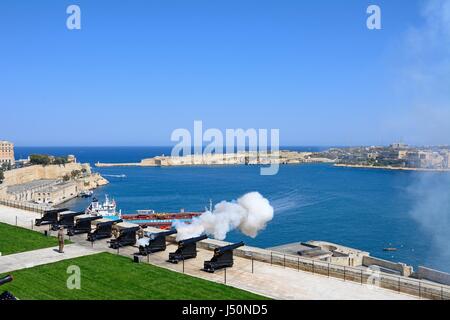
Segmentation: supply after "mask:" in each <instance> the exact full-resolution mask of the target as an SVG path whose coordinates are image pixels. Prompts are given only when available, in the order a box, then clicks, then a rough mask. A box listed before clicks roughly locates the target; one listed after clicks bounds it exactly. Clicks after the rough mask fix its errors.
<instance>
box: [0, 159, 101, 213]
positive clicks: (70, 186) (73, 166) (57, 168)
mask: <svg viewBox="0 0 450 320" xmlns="http://www.w3.org/2000/svg"><path fill="white" fill-rule="evenodd" d="M73 171H80V172H82V171H85V172H84V173H82V175H81V176H80V177H77V178H72V179H71V183H67V184H60V185H55V190H53V191H52V194H53V196H54V198H55V199H54V201H53V202H54V204H58V203H62V202H64V201H67V200H70V199H71V198H74V197H76V196H78V192H79V191H82V190H88V189H89V190H90V189H95V188H97V187H99V186H103V185H106V184H108V183H109V182H108V180H106V179H104V178H103V177H102V176H101V175H100V174H98V173H92V172H91V167H90V165H89V164H80V163H67V164H64V165H47V166H42V165H33V166H29V167H24V168H19V169H13V170H9V171H6V172H5V173H4V175H5V179H4V181H3V183H2V184H1V185H0V199H2V200H7V201H13V202H17V203H20V202H24V201H23V200H24V199H26V201H25V202H28V201H31V200H36V199H35V198H36V197H35V195H34V194H35V193H36V192H39V190H32V189H29V190H28V189H27V187H24V190H23V191H21V192H20V193H15V194H13V193H10V192H8V187H11V186H15V185H24V184H27V183H30V182H33V181H36V180H49V181H51V180H62V179H63V177H64V176H67V175H68V176H70V175H71V173H72V172H73ZM30 188H31V187H30ZM60 189H61V190H60ZM63 189H64V190H63ZM73 190H75V191H73ZM59 191H61V192H62V193H61V192H59ZM65 191H68V192H65ZM24 194H26V197H25V196H24ZM17 205H20V204H15V206H17Z"/></svg>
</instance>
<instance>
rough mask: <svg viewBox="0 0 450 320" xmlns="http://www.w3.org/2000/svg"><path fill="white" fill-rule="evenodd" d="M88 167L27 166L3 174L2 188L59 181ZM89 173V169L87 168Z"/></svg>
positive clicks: (75, 164) (76, 165) (74, 164)
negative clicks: (34, 182) (51, 180)
mask: <svg viewBox="0 0 450 320" xmlns="http://www.w3.org/2000/svg"><path fill="white" fill-rule="evenodd" d="M87 167H89V165H87V166H86V165H82V164H80V163H68V164H65V165H48V166H39V165H35V166H29V167H25V168H19V169H14V170H10V171H6V172H5V173H4V175H5V180H4V181H3V184H2V185H3V186H9V185H15V184H22V183H27V182H31V181H34V180H39V179H59V178H62V177H63V176H65V175H66V174H69V175H70V173H71V172H72V171H73V170H80V171H81V169H83V168H86V169H87ZM89 171H90V168H89Z"/></svg>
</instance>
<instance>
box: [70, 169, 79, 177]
mask: <svg viewBox="0 0 450 320" xmlns="http://www.w3.org/2000/svg"><path fill="white" fill-rule="evenodd" d="M80 173H81V172H80V170H73V171H72V172H71V173H70V176H71V177H72V179H75V178H77V177H78V176H79V175H80Z"/></svg>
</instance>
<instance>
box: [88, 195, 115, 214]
mask: <svg viewBox="0 0 450 320" xmlns="http://www.w3.org/2000/svg"><path fill="white" fill-rule="evenodd" d="M116 208H117V206H116V201H115V200H114V199H112V200H109V198H108V195H105V201H104V202H103V203H100V202H99V201H98V199H97V198H95V197H94V198H93V199H92V202H91V204H90V205H89V207H87V208H86V210H85V213H86V214H90V215H93V216H102V217H105V218H108V217H109V218H116V219H120V217H121V215H122V213H121V212H120V211H119V212H117V211H116Z"/></svg>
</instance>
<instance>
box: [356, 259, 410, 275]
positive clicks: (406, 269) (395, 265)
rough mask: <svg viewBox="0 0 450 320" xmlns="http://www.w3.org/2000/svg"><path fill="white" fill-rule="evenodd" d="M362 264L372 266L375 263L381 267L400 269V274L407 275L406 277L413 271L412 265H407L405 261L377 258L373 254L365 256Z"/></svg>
mask: <svg viewBox="0 0 450 320" xmlns="http://www.w3.org/2000/svg"><path fill="white" fill-rule="evenodd" d="M362 265H363V266H365V267H370V266H373V265H375V266H379V267H381V268H385V269H390V270H394V271H398V272H399V273H400V275H402V276H405V277H409V276H410V275H411V274H412V271H413V270H412V268H411V267H410V266H407V265H406V264H404V263H399V262H397V263H396V262H391V261H387V260H383V259H379V258H375V257H371V256H366V257H364V258H363V260H362Z"/></svg>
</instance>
